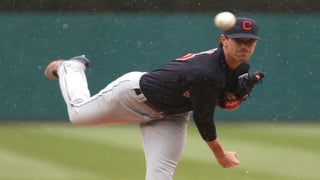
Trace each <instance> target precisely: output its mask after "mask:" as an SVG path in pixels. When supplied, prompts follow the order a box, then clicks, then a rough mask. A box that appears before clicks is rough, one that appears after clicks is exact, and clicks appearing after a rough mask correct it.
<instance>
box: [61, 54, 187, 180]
mask: <svg viewBox="0 0 320 180" xmlns="http://www.w3.org/2000/svg"><path fill="white" fill-rule="evenodd" d="M143 74H144V73H143V72H130V73H127V74H125V75H123V76H121V77H120V78H118V79H116V80H115V81H113V82H111V83H110V84H109V85H108V86H107V87H105V88H104V89H102V90H101V91H100V92H99V93H98V94H96V95H94V96H91V95H90V92H89V89H88V84H87V79H86V75H85V66H84V64H82V63H81V62H79V61H74V60H72V59H70V60H68V61H63V62H62V63H61V64H60V65H59V67H58V75H59V84H60V88H61V92H62V95H63V98H64V100H65V102H66V104H67V109H68V114H69V118H70V121H71V122H72V123H74V124H76V125H82V126H94V125H109V124H134V123H135V124H140V130H141V137H142V142H143V148H144V153H145V158H146V165H147V167H146V169H147V172H146V180H171V179H173V174H174V171H175V169H176V166H177V164H178V161H179V160H180V157H181V154H182V151H183V148H184V145H185V141H186V132H187V125H188V123H189V113H183V114H176V115H167V116H165V115H162V113H159V112H156V111H154V110H153V109H152V108H150V107H149V106H148V105H146V104H145V103H144V101H145V100H146V98H145V97H144V95H143V94H139V95H137V94H136V93H135V91H134V89H139V88H140V87H139V80H140V78H141V76H142V75H143ZM128 139H130V137H128Z"/></svg>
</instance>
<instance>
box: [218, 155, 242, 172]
mask: <svg viewBox="0 0 320 180" xmlns="http://www.w3.org/2000/svg"><path fill="white" fill-rule="evenodd" d="M216 159H217V161H218V162H219V164H220V165H221V166H222V167H223V168H231V167H234V166H236V165H238V164H240V162H239V160H238V159H237V153H236V152H233V151H225V153H224V156H220V157H216Z"/></svg>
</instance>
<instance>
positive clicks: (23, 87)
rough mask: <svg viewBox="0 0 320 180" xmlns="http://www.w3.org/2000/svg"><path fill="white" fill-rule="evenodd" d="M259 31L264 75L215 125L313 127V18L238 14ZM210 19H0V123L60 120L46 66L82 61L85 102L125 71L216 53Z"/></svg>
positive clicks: (317, 22) (317, 45)
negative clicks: (85, 62) (86, 62)
mask: <svg viewBox="0 0 320 180" xmlns="http://www.w3.org/2000/svg"><path fill="white" fill-rule="evenodd" d="M239 15H240V16H250V17H252V18H254V19H256V20H257V21H258V22H259V24H260V30H261V31H260V32H261V33H260V34H261V37H262V38H263V40H262V41H261V42H259V43H258V45H257V49H256V53H255V55H254V56H253V58H252V65H253V66H252V71H254V70H261V71H263V72H265V73H266V78H265V80H264V81H263V84H262V85H259V86H258V87H257V88H256V89H254V91H253V92H252V94H251V98H250V99H249V100H247V101H245V102H244V103H243V105H242V107H240V109H238V110H237V111H234V112H231V113H230V112H226V111H223V110H218V111H217V113H216V117H217V119H221V120H270V121H276V120H286V121H291V120H317V119H320V111H319V110H318V103H317V101H318V100H319V95H318V93H319V89H320V83H319V79H320V75H319V69H320V66H319V65H320V62H319V50H320V42H319V41H320V38H319V37H320V31H319V29H320V15H319V14H313V15H311V14H308V15H302V14H299V15H294V14H290V15H285V14H273V15H271V14H267V15H262V14H239ZM213 16H214V15H213V14H209V13H206V14H190V13H184V14H183V13H181V14H141V13H137V14H125V13H106V14H75V13H73V14H71V13H69V14H64V13H42V14H39V13H37V14H36V13H1V14H0V25H1V29H0V33H1V36H0V37H1V44H0V46H1V48H0V51H1V59H0V73H1V76H0V99H1V103H0V119H2V120H8V119H9V120H11V119H12V120H13V119H18V120H34V119H37V120H38V119H40V120H42V119H43V120H44V119H52V120H56V119H67V113H66V107H65V104H64V101H63V99H62V97H61V95H60V90H59V88H58V84H57V82H54V81H48V80H46V79H45V78H44V76H43V71H44V69H45V67H46V65H47V63H48V62H50V60H52V59H55V58H57V57H62V58H69V57H72V56H75V55H80V54H86V55H87V57H88V58H90V59H91V61H92V65H91V67H90V68H89V69H88V71H87V74H88V80H89V86H90V90H91V92H92V94H95V93H97V92H98V91H99V90H100V89H101V88H103V87H104V86H105V85H107V83H108V82H110V81H112V80H113V79H115V78H116V77H118V76H120V75H122V74H123V73H126V72H129V71H136V70H140V71H148V70H152V69H154V68H157V67H159V66H160V65H162V64H164V63H166V62H168V61H169V60H170V59H173V58H176V57H179V56H181V55H184V54H186V53H189V52H199V51H203V50H207V49H211V48H214V47H216V41H217V40H218V37H219V35H220V33H221V32H220V31H219V30H217V29H215V28H214V27H213V24H212V18H213Z"/></svg>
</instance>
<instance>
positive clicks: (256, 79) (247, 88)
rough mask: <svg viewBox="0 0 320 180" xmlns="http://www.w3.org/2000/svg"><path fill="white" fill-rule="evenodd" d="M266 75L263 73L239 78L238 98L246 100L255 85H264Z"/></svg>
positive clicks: (247, 74)
mask: <svg viewBox="0 0 320 180" xmlns="http://www.w3.org/2000/svg"><path fill="white" fill-rule="evenodd" d="M263 78H264V74H263V73H262V72H259V71H257V72H254V73H246V74H243V75H241V76H239V79H238V88H237V90H236V92H235V95H236V96H237V98H239V99H241V100H245V99H246V98H247V97H248V96H249V94H250V92H251V91H252V89H253V88H254V86H255V85H257V84H259V83H262V79H263Z"/></svg>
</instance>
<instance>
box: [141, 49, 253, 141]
mask: <svg viewBox="0 0 320 180" xmlns="http://www.w3.org/2000/svg"><path fill="white" fill-rule="evenodd" d="M249 67H250V65H249V63H242V64H241V65H240V66H239V67H238V68H237V69H234V70H232V69H231V68H229V67H228V66H227V64H226V62H225V57H224V53H223V50H222V49H221V48H217V49H212V50H209V51H205V52H201V53H198V54H187V55H186V56H183V57H181V58H178V59H175V60H172V61H170V62H169V63H168V64H165V65H164V66H163V67H161V68H159V69H156V70H154V71H151V72H149V73H146V74H145V75H143V76H142V77H141V80H140V87H141V90H142V92H143V94H144V95H145V96H146V97H147V99H148V100H149V101H150V102H151V103H152V104H153V105H154V106H155V107H157V108H158V109H161V110H163V111H164V112H165V113H166V114H178V113H184V112H188V111H193V118H194V121H195V124H196V126H197V127H198V130H199V132H200V134H201V136H202V137H203V139H205V140H207V141H210V140H214V139H216V137H217V135H216V129H215V125H214V111H215V106H216V104H217V102H218V100H219V98H220V97H222V96H224V94H225V93H226V92H232V91H233V90H234V89H236V88H237V82H238V77H239V76H240V75H242V74H244V73H247V72H248V71H249Z"/></svg>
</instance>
